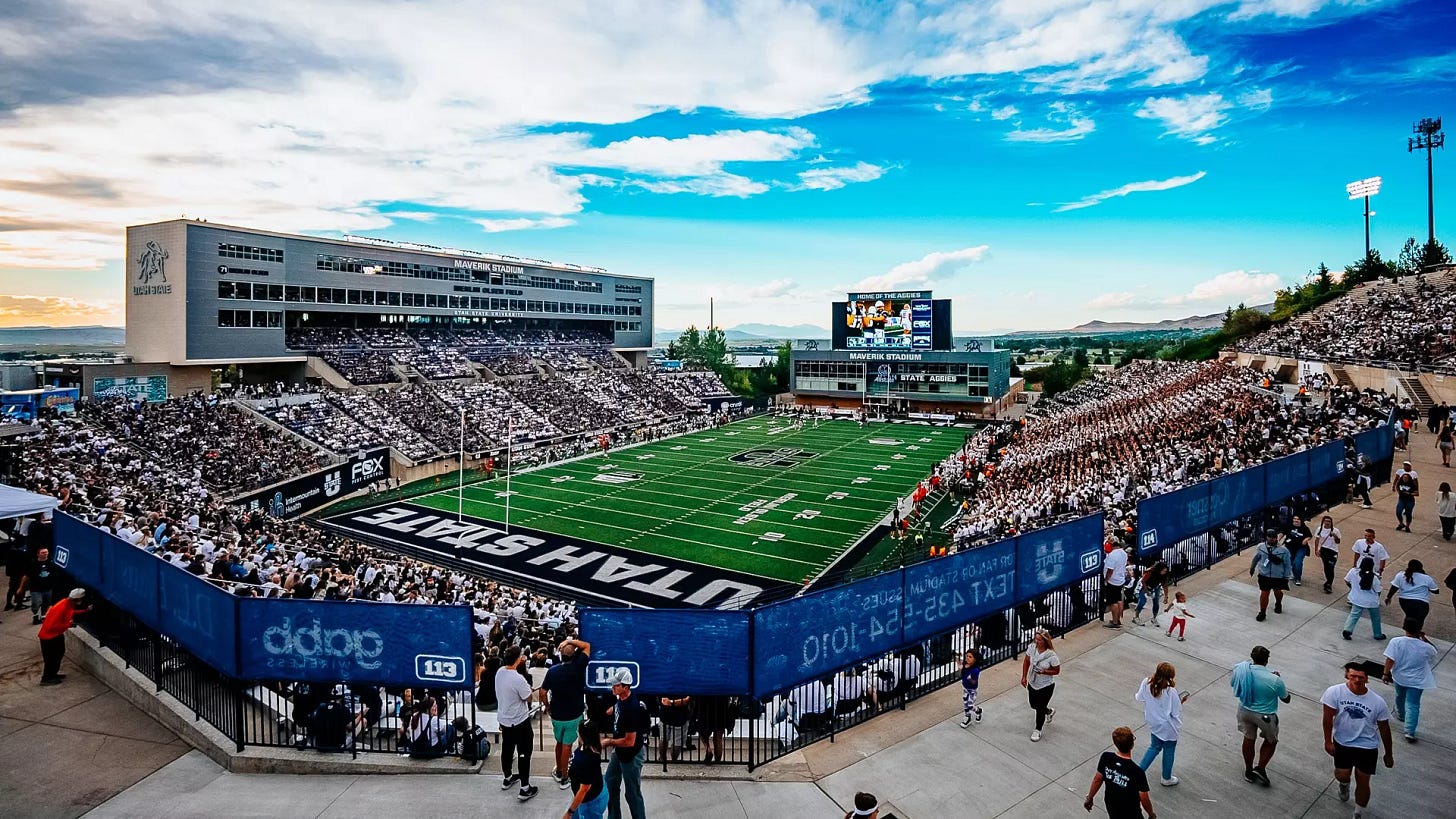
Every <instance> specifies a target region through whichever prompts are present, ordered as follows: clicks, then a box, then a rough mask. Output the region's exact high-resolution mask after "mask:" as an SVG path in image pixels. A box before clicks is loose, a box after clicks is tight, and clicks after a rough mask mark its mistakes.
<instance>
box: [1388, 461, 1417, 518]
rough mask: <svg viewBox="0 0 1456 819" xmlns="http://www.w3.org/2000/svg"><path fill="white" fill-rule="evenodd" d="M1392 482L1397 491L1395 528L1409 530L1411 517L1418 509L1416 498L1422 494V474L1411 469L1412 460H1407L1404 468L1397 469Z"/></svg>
mask: <svg viewBox="0 0 1456 819" xmlns="http://www.w3.org/2000/svg"><path fill="white" fill-rule="evenodd" d="M1390 484H1391V487H1392V488H1393V489H1394V491H1395V530H1396V531H1397V532H1409V531H1410V530H1411V528H1410V525H1411V518H1412V516H1413V515H1414V514H1415V511H1416V498H1418V497H1420V494H1421V481H1420V476H1419V475H1418V474H1416V471H1415V470H1414V469H1411V462H1410V461H1406V462H1405V465H1404V468H1402V469H1398V470H1396V473H1395V477H1394V478H1393V479H1392V480H1391V481H1390Z"/></svg>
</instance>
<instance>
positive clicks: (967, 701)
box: [961, 651, 981, 728]
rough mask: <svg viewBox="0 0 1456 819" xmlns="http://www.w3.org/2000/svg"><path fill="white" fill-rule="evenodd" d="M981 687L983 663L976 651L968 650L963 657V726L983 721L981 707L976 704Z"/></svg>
mask: <svg viewBox="0 0 1456 819" xmlns="http://www.w3.org/2000/svg"><path fill="white" fill-rule="evenodd" d="M980 687H981V664H980V660H979V659H978V658H977V657H976V652H974V651H967V652H966V655H965V656H964V657H962V658H961V706H962V710H963V714H964V716H963V717H962V718H961V727H962V728H965V727H968V726H969V725H970V724H971V723H972V722H980V721H981V707H980V706H979V705H976V693H977V692H978V691H979V690H980Z"/></svg>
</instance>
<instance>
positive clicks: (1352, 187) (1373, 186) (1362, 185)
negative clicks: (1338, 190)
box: [1345, 176, 1380, 199]
mask: <svg viewBox="0 0 1456 819" xmlns="http://www.w3.org/2000/svg"><path fill="white" fill-rule="evenodd" d="M1345 192H1346V193H1348V194H1350V198H1351V199H1361V198H1363V197H1366V196H1374V195H1375V194H1377V193H1380V177H1378V176H1372V177H1370V178H1369V179H1360V180H1357V181H1354V182H1351V183H1350V184H1348V185H1346V186H1345Z"/></svg>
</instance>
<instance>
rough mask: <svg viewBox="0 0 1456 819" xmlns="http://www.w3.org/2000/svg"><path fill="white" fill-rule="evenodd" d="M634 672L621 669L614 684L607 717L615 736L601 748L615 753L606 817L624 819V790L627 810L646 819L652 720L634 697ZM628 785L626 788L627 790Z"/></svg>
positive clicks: (637, 818) (609, 775)
mask: <svg viewBox="0 0 1456 819" xmlns="http://www.w3.org/2000/svg"><path fill="white" fill-rule="evenodd" d="M632 683H633V680H632V672H630V671H628V670H626V669H621V670H619V671H618V672H617V676H616V678H615V679H614V680H613V681H612V695H613V696H614V697H616V701H615V702H613V703H612V707H611V710H610V712H609V713H608V714H607V716H608V718H610V719H611V721H612V735H611V736H610V737H606V738H603V739H602V748H603V749H606V748H611V749H612V751H613V752H614V753H613V754H612V758H611V760H610V761H609V762H607V777H606V779H607V792H608V793H609V794H610V797H609V798H608V799H607V816H609V817H611V819H622V791H623V790H626V792H627V808H628V810H630V811H631V814H632V819H646V817H647V806H646V805H645V804H643V802H642V763H643V761H644V760H643V757H644V756H646V753H647V751H646V749H647V735H648V733H650V732H651V731H652V718H651V717H649V716H648V714H647V706H645V705H643V704H642V700H639V699H637V698H636V697H634V696H632ZM624 786H625V787H624Z"/></svg>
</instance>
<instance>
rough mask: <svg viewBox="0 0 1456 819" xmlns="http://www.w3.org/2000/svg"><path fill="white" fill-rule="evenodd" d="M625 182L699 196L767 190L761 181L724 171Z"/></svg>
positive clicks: (748, 193) (729, 194)
mask: <svg viewBox="0 0 1456 819" xmlns="http://www.w3.org/2000/svg"><path fill="white" fill-rule="evenodd" d="M627 184H628V185H631V186H634V187H638V188H641V189H643V190H645V191H651V192H652V193H695V194H698V195H700V196H737V197H740V198H742V197H748V196H753V195H755V194H759V193H763V192H764V191H766V190H768V185H766V184H764V183H763V182H757V181H754V180H752V179H749V178H748V177H746V176H739V175H738V174H732V173H726V172H723V173H716V174H712V175H710V176H693V177H688V178H686V179H655V180H654V179H631V180H628V181H627Z"/></svg>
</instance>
